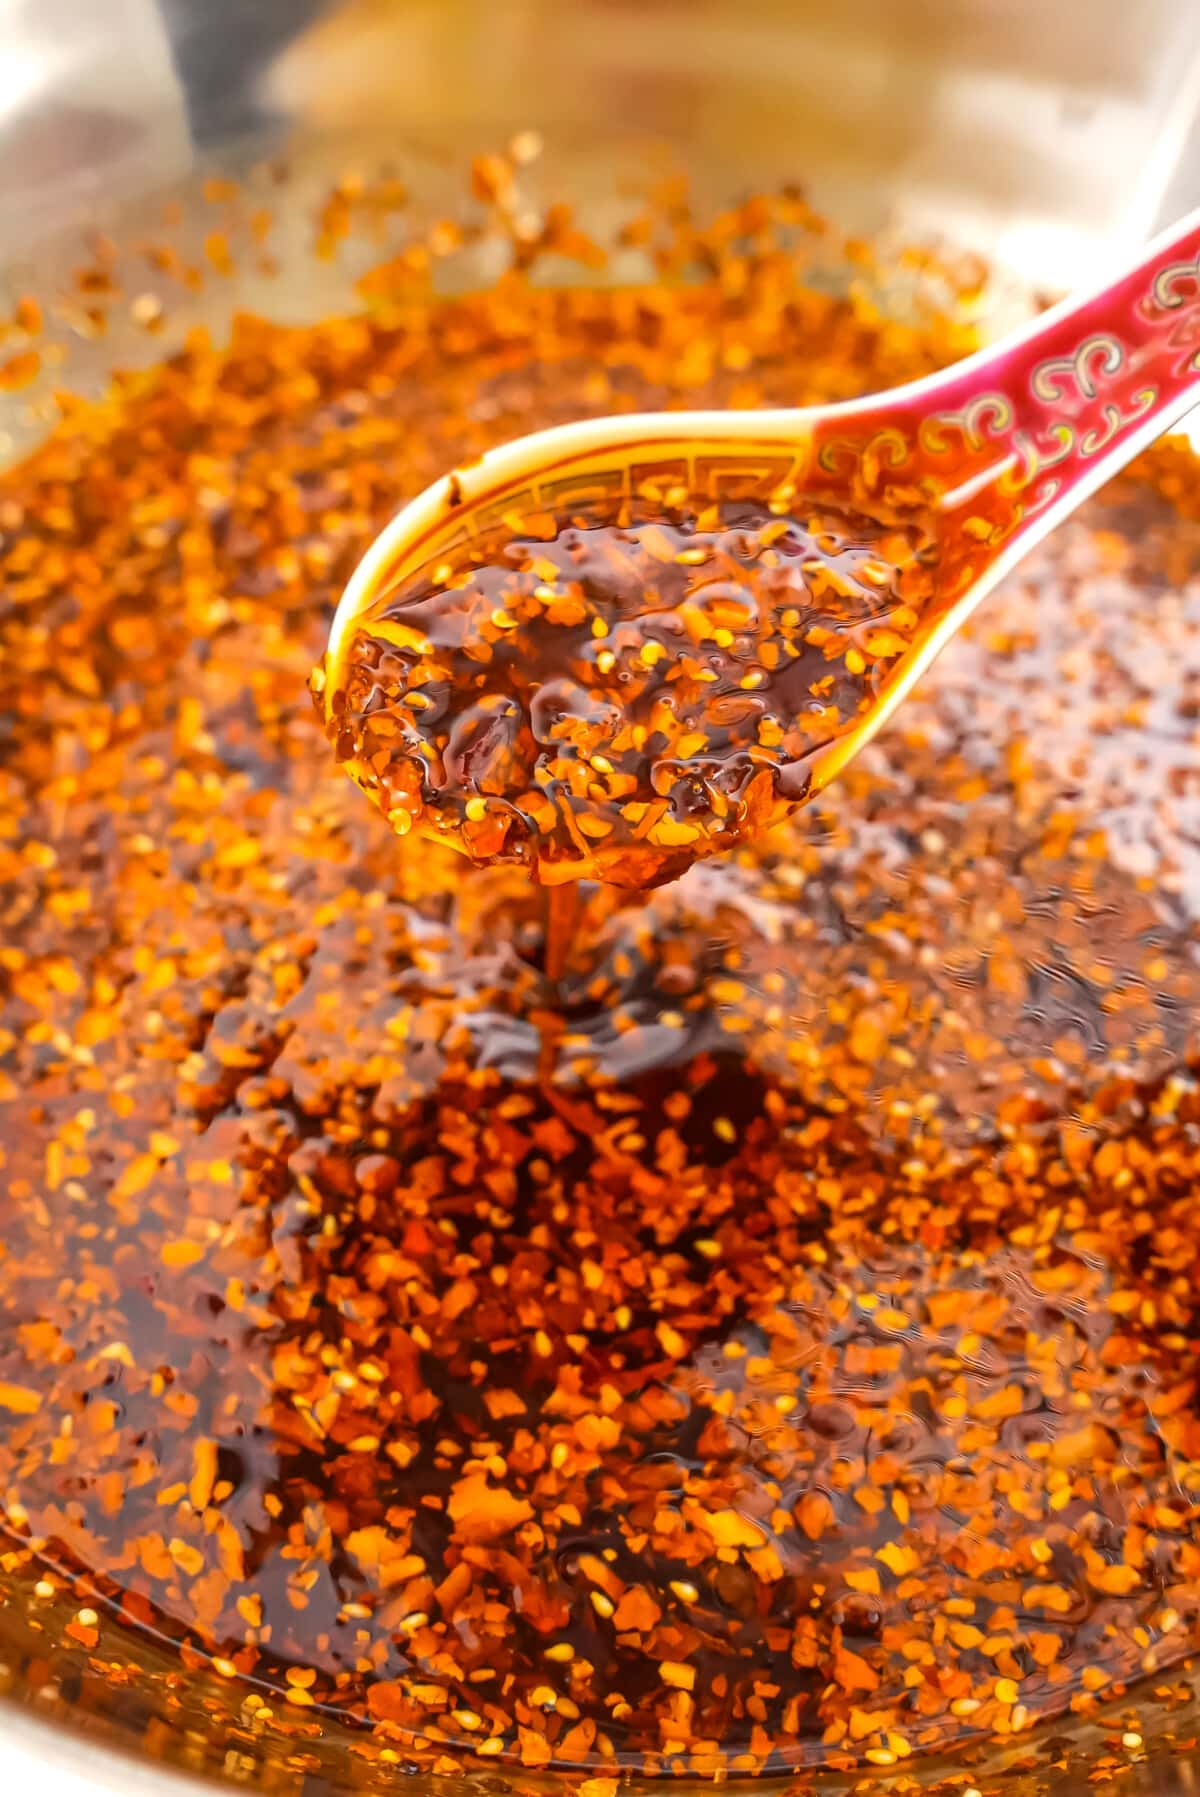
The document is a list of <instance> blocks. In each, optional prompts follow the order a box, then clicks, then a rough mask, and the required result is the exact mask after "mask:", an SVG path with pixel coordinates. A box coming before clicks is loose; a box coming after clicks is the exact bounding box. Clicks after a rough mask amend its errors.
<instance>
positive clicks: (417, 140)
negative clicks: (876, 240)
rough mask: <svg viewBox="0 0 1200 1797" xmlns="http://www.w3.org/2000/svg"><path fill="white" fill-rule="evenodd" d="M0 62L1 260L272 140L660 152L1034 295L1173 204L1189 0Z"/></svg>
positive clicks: (125, 31) (242, 11) (186, 17)
mask: <svg viewBox="0 0 1200 1797" xmlns="http://www.w3.org/2000/svg"><path fill="white" fill-rule="evenodd" d="M0 47H2V52H3V55H2V62H0V68H2V77H0V256H3V257H4V258H5V259H11V258H12V257H13V256H14V255H20V254H22V253H25V252H28V251H29V250H30V249H31V248H33V247H35V246H36V244H37V243H38V241H39V240H40V239H42V238H43V237H45V236H46V235H47V234H51V233H53V232H54V231H55V230H56V229H58V228H59V227H60V226H61V225H63V224H65V223H67V222H69V221H71V220H73V219H75V218H77V217H78V216H79V214H80V211H81V208H82V207H85V206H86V204H87V203H88V202H89V200H90V199H92V198H94V199H96V200H97V201H101V200H102V201H103V202H104V203H105V204H109V203H111V202H112V201H113V200H114V199H116V198H119V197H121V196H122V195H125V194H129V193H135V192H139V191H143V190H145V189H146V188H147V187H148V186H149V185H151V184H153V185H158V186H161V185H166V184H169V183H170V182H172V181H173V180H176V179H178V178H180V177H183V176H185V175H186V174H187V172H188V170H189V169H190V168H191V167H192V166H193V164H194V161H195V159H196V158H197V156H204V155H206V154H209V153H211V152H212V151H214V150H220V151H221V152H223V153H228V152H229V151H230V149H231V147H235V146H237V147H242V148H244V149H245V151H246V153H247V154H254V153H256V152H260V151H261V150H262V149H263V148H264V146H273V145H278V144H279V143H281V142H283V141H286V140H287V139H289V138H295V137H296V136H297V135H298V136H299V137H301V138H307V139H309V140H312V139H314V138H316V137H318V136H319V138H320V140H321V141H322V142H328V143H330V144H331V145H332V144H333V143H335V142H336V143H339V144H341V145H345V146H368V147H371V148H374V149H376V150H379V149H383V150H386V151H387V152H388V153H390V154H394V155H396V156H402V155H403V154H404V153H406V152H415V153H420V154H430V155H434V156H446V155H455V156H456V157H457V158H458V160H459V163H460V165H461V162H462V161H463V160H464V159H465V158H466V157H467V156H468V155H470V154H472V153H474V152H475V151H477V150H479V149H481V148H486V147H495V146H496V145H497V144H498V143H501V142H503V141H504V138H505V136H506V135H507V134H509V133H511V132H512V131H513V130H516V129H519V128H524V127H535V128H537V129H539V130H540V131H542V132H543V133H544V135H545V136H546V139H547V143H548V146H549V147H550V149H551V150H552V151H554V150H561V151H562V152H563V153H564V154H566V155H570V156H572V157H579V156H587V157H589V158H594V157H597V156H600V155H602V154H603V153H604V151H605V149H606V146H609V145H620V146H621V149H622V156H623V158H624V159H625V160H626V161H627V159H628V155H629V150H630V146H631V145H633V144H635V143H637V142H645V143H646V144H647V145H649V144H650V143H651V142H654V143H657V144H663V143H665V144H668V145H674V146H677V147H679V148H680V149H681V150H682V151H683V152H684V153H685V155H686V157H687V160H688V163H689V166H690V167H691V168H692V169H693V170H694V171H695V172H697V173H698V174H700V176H701V177H702V178H704V179H706V180H709V181H710V182H711V183H712V185H713V186H714V188H715V187H716V186H718V185H719V186H720V188H721V189H722V191H724V192H728V191H730V190H732V189H737V188H745V187H749V186H751V185H753V184H754V183H755V182H756V181H758V180H768V181H778V180H780V179H781V178H784V177H785V176H787V175H791V176H792V177H793V178H795V179H797V180H800V181H802V182H803V184H804V185H805V187H806V189H807V191H808V192H809V194H810V197H811V198H812V199H813V200H814V202H815V203H816V204H817V205H818V206H820V207H821V208H822V209H825V210H828V211H829V212H830V213H831V214H832V215H833V216H834V217H836V218H837V219H838V221H839V222H841V223H849V224H850V225H852V226H853V227H854V228H861V229H864V230H876V229H878V228H879V227H880V226H881V225H883V224H886V223H891V222H896V223H897V224H899V225H900V226H901V227H902V228H904V229H907V230H912V231H916V232H917V233H919V234H921V235H925V236H928V235H930V234H933V235H939V236H945V237H948V238H950V239H952V240H955V241H957V242H959V243H962V244H964V245H971V246H978V247H980V248H983V249H986V250H987V251H989V253H991V254H992V255H993V256H994V257H996V258H997V259H998V260H999V261H1000V262H1001V263H1002V264H1003V265H1006V266H1007V267H1009V268H1010V269H1011V270H1012V271H1013V272H1014V273H1016V274H1017V275H1019V276H1020V277H1021V278H1023V279H1027V280H1032V281H1034V282H1037V283H1042V284H1045V285H1046V286H1047V287H1051V288H1053V287H1061V286H1067V285H1070V284H1072V283H1074V282H1077V281H1079V280H1081V279H1086V278H1087V275H1088V273H1089V271H1090V270H1091V269H1092V268H1093V267H1094V266H1095V265H1096V262H1097V260H1098V258H1102V257H1103V256H1104V255H1105V254H1106V253H1111V250H1112V248H1113V247H1114V245H1116V244H1119V243H1121V242H1125V241H1128V240H1134V239H1137V238H1138V237H1141V236H1144V235H1146V234H1148V233H1149V232H1150V231H1151V230H1152V229H1153V227H1154V225H1155V224H1156V222H1159V221H1161V220H1162V219H1164V218H1165V217H1166V216H1167V215H1169V214H1170V213H1172V212H1175V211H1180V210H1182V209H1184V207H1185V206H1187V205H1189V204H1195V203H1197V201H1200V5H1197V4H1196V0H903V3H898V0H737V3H736V4H733V3H731V0H88V4H86V5H82V6H81V5H80V4H79V0H0ZM647 153H649V152H647Z"/></svg>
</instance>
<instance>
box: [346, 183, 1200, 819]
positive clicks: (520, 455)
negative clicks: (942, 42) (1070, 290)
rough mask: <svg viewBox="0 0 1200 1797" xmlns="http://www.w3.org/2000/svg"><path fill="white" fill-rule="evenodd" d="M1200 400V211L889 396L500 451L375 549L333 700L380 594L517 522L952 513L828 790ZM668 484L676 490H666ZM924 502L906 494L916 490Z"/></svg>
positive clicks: (352, 600) (650, 418) (636, 424)
mask: <svg viewBox="0 0 1200 1797" xmlns="http://www.w3.org/2000/svg"><path fill="white" fill-rule="evenodd" d="M1198 401H1200V212H1197V213H1193V214H1192V215H1191V216H1190V217H1188V218H1186V219H1183V220H1182V221H1181V222H1180V223H1178V224H1176V225H1175V226H1173V227H1172V228H1171V229H1170V230H1168V231H1166V232H1164V233H1163V234H1162V235H1161V236H1160V237H1158V238H1157V239H1156V240H1155V241H1154V242H1153V243H1152V244H1151V245H1150V246H1149V247H1148V248H1145V249H1143V250H1142V251H1141V252H1140V253H1139V254H1138V255H1137V256H1136V257H1135V258H1133V259H1132V260H1131V261H1130V262H1128V263H1127V264H1126V266H1125V267H1123V268H1122V269H1120V270H1119V271H1117V272H1116V273H1115V274H1114V276H1113V277H1112V279H1111V280H1110V281H1109V282H1108V283H1107V284H1106V285H1105V286H1104V287H1102V288H1101V289H1100V290H1099V291H1097V292H1094V293H1091V294H1088V295H1087V296H1086V297H1084V298H1072V299H1068V300H1066V301H1065V302H1064V303H1063V304H1061V305H1059V306H1056V307H1055V308H1054V309H1053V310H1051V311H1048V312H1046V313H1043V314H1042V315H1041V316H1040V317H1037V318H1035V319H1034V320H1033V321H1032V322H1031V323H1029V324H1028V325H1026V326H1025V327H1024V328H1022V329H1021V330H1019V331H1017V332H1015V333H1014V334H1013V335H1011V336H1009V337H1007V338H1005V339H1004V340H1003V341H1001V342H999V343H997V344H996V345H995V346H994V347H992V348H989V349H986V350H983V351H981V352H979V353H978V354H976V355H973V356H970V357H968V358H967V359H966V360H964V361H962V362H959V363H957V364H955V365H954V366H952V367H950V368H948V369H946V370H944V371H942V372H940V373H938V374H934V375H930V376H927V377H926V378H924V379H922V380H919V381H914V382H912V383H911V384H909V385H907V386H903V387H897V388H894V389H892V390H891V391H890V392H885V393H879V394H874V395H871V396H869V397H867V398H863V399H858V400H853V401H850V402H849V403H845V404H840V405H832V406H816V407H806V408H804V409H798V410H779V411H753V412H719V411H693V412H651V413H640V414H631V415H628V416H624V417H614V418H596V419H588V420H586V421H583V422H580V423H577V424H569V425H563V426H559V427H556V428H554V429H552V430H545V431H538V432H536V433H535V434H533V435H530V436H526V437H521V438H518V439H515V440H513V441H511V442H508V443H505V444H502V445H501V446H500V447H498V448H496V449H493V450H490V451H488V452H487V453H486V454H485V455H484V456H482V457H481V458H480V459H479V460H478V461H476V462H474V463H473V464H471V465H470V466H467V467H463V468H460V469H458V470H457V471H456V472H454V473H452V474H450V475H448V476H446V477H445V478H444V479H441V480H439V481H437V482H436V483H435V484H434V485H433V486H431V487H429V488H428V489H427V490H426V491H425V492H424V493H422V494H421V495H420V496H419V497H418V498H416V499H414V500H413V501H412V502H411V503H410V504H409V505H406V506H405V507H404V508H403V510H402V511H401V512H399V513H398V515H397V516H396V517H395V518H394V519H393V520H392V522H391V523H390V524H389V525H387V526H386V528H385V529H384V530H383V531H382V532H381V534H380V535H379V537H378V538H377V539H376V541H375V542H374V543H373V544H372V546H371V548H370V550H369V551H368V552H367V554H366V556H365V557H364V559H363V561H362V563H361V564H360V566H359V567H358V569H357V571H356V572H355V574H354V576H353V578H352V579H351V581H350V584H349V585H348V586H347V588H346V591H345V593H344V595H343V597H342V600H341V603H340V605H339V607H338V610H337V612H336V615H335V617H334V620H333V625H332V628H331V632H330V639H329V653H328V656H327V659H326V670H327V679H326V684H325V692H326V694H327V695H329V694H332V693H333V692H334V691H335V690H336V688H337V686H338V684H339V676H340V674H341V672H342V670H343V667H344V663H345V658H346V655H347V651H348V649H349V648H350V645H351V644H352V641H353V638H354V635H355V625H356V622H357V620H358V619H359V618H360V616H361V615H362V614H363V612H364V611H365V610H366V608H367V607H368V606H369V604H370V602H371V600H372V598H374V597H376V596H377V595H378V594H379V593H380V592H381V591H383V590H385V589H392V588H395V587H397V586H400V585H403V583H404V581H405V579H406V578H407V577H408V576H409V575H410V574H414V573H416V572H417V570H418V569H420V568H422V567H427V566H428V565H429V564H430V563H431V562H434V561H437V562H441V561H452V560H453V557H454V554H455V551H456V549H459V548H461V547H463V546H464V545H466V544H469V543H470V542H471V540H472V539H474V538H476V537H478V536H479V535H480V534H481V533H483V532H485V531H487V532H489V533H494V532H495V531H496V529H497V528H498V527H499V528H500V529H502V530H503V529H504V528H505V524H504V521H505V519H506V517H508V516H513V517H515V516H516V515H517V514H519V513H522V512H528V511H530V510H540V511H542V512H550V513H551V514H556V515H557V514H561V515H567V514H569V512H570V510H571V508H572V506H573V505H578V504H581V503H584V502H586V503H587V504H588V505H589V506H594V505H595V504H596V503H597V502H598V501H599V502H601V503H603V502H605V501H606V500H611V501H612V502H613V504H614V506H616V505H619V503H620V500H621V498H622V496H628V495H630V494H632V493H635V492H636V493H638V494H639V495H640V496H641V497H642V499H643V501H644V499H645V496H646V495H647V494H651V495H653V494H655V493H661V494H662V495H663V497H664V505H666V504H677V503H678V502H679V499H680V495H681V494H684V495H685V496H695V497H696V501H697V504H700V503H704V504H710V503H711V502H712V501H713V500H714V499H719V498H722V497H730V498H744V497H748V496H753V497H757V498H760V499H765V500H767V501H768V502H769V503H771V504H772V505H774V506H776V507H777V508H778V509H779V510H780V511H781V512H782V511H785V510H787V509H788V507H789V505H790V503H791V502H792V501H793V500H795V501H797V502H798V503H799V502H802V501H803V499H804V498H805V497H806V496H807V497H817V496H821V497H823V498H827V499H834V500H837V499H839V498H840V499H842V500H844V501H846V502H847V503H851V504H853V505H854V506H855V507H856V508H858V509H859V510H861V511H864V512H867V513H868V514H869V513H870V512H871V509H872V506H873V505H876V506H884V507H887V508H888V509H889V510H890V511H892V512H893V513H894V512H895V511H896V509H897V508H899V509H903V507H904V505H905V504H906V503H908V502H911V503H913V504H918V503H919V504H920V505H921V507H922V509H923V511H924V512H925V515H926V517H927V518H928V517H929V516H932V517H933V518H934V520H935V535H936V541H937V576H936V579H937V595H936V598H937V603H936V604H935V605H933V606H932V607H927V608H926V610H927V617H926V619H925V621H924V626H923V628H921V629H919V630H918V631H917V632H916V633H915V634H914V636H913V640H912V642H911V644H910V646H909V648H908V650H907V651H906V652H905V654H904V655H903V656H901V658H900V660H899V661H898V663H897V664H896V665H895V666H894V668H893V669H892V671H891V673H890V676H889V679H888V683H887V687H886V690H885V691H884V692H883V693H882V694H881V695H880V699H879V702H878V703H877V705H875V706H874V707H873V709H872V710H871V713H870V715H869V717H868V718H867V719H866V720H865V722H864V727H863V728H862V729H859V730H855V731H854V732H852V733H850V734H848V735H846V736H845V737H843V738H842V739H840V740H839V741H838V742H837V743H836V744H833V745H831V747H830V751H829V753H828V754H827V755H825V756H824V758H823V759H822V763H821V767H820V773H819V779H818V780H817V781H816V782H815V783H814V789H815V785H822V786H823V785H825V784H826V783H827V782H828V781H829V780H830V779H832V778H833V776H834V774H835V773H837V772H838V770H839V769H840V768H841V767H842V766H844V765H845V763H846V761H848V760H849V759H850V757H851V756H852V755H853V754H855V753H856V752H857V750H858V749H859V748H860V747H861V746H862V744H863V743H864V742H866V741H867V740H868V739H869V737H870V736H872V735H874V733H875V732H876V731H877V730H878V729H879V727H880V726H881V725H882V724H883V723H884V722H885V720H886V719H887V717H888V716H889V715H890V714H891V712H892V711H894V709H895V707H896V706H897V705H898V704H899V703H900V701H901V699H902V698H903V697H904V695H905V694H906V693H907V692H908V691H909V690H910V688H911V687H912V685H913V683H914V682H915V681H916V680H917V679H918V677H919V676H920V674H921V673H922V672H923V670H924V669H925V668H926V667H928V665H929V663H930V662H931V661H932V659H933V657H934V656H935V655H936V654H937V653H938V651H939V649H941V648H942V646H943V645H944V644H945V643H946V642H947V641H948V640H949V639H950V637H951V636H952V635H953V634H954V632H955V631H956V630H957V629H958V628H959V626H960V625H961V624H962V623H963V621H964V619H966V618H967V617H968V616H969V615H970V613H971V612H972V611H973V610H974V608H975V607H976V606H977V605H978V604H979V602H980V600H981V599H982V598H983V597H984V596H985V595H986V594H987V593H989V592H990V591H991V590H992V588H993V587H994V586H995V585H996V583H997V582H998V581H999V580H1001V579H1002V578H1003V576H1004V575H1005V574H1007V573H1008V572H1009V570H1010V569H1011V568H1013V567H1014V565H1015V564H1016V563H1017V562H1019V561H1020V560H1021V558H1022V557H1023V556H1025V555H1027V554H1028V553H1029V551H1030V550H1031V549H1032V548H1033V547H1034V546H1035V544H1037V543H1039V542H1040V541H1041V540H1042V539H1043V538H1044V537H1045V536H1046V535H1047V534H1048V533H1049V532H1050V531H1052V530H1053V529H1054V528H1055V527H1056V526H1057V525H1058V524H1060V523H1061V522H1062V520H1063V519H1064V518H1066V517H1068V516H1069V514H1070V513H1071V512H1073V511H1074V510H1075V508H1076V507H1077V506H1079V505H1081V504H1082V503H1083V501H1084V500H1085V499H1086V498H1088V496H1089V495H1090V494H1092V493H1094V492H1095V490H1096V489H1097V488H1098V487H1100V486H1101V485H1102V484H1103V483H1104V482H1105V481H1107V480H1109V479H1110V478H1111V477H1112V476H1113V475H1114V474H1115V473H1116V472H1117V471H1118V470H1119V469H1120V468H1122V467H1123V466H1124V465H1125V464H1126V463H1127V462H1129V461H1130V460H1131V459H1132V458H1133V457H1134V456H1136V455H1137V454H1138V452H1139V451H1140V450H1142V449H1144V448H1145V447H1146V445H1147V444H1149V443H1151V442H1152V441H1153V440H1154V439H1155V438H1156V437H1158V436H1160V435H1161V434H1162V433H1163V432H1164V431H1165V430H1167V429H1168V427H1169V426H1170V425H1172V424H1173V423H1175V422H1176V421H1177V420H1178V419H1179V418H1181V417H1182V416H1183V414H1184V413H1185V412H1186V411H1188V409H1189V408H1190V407H1191V406H1192V405H1194V404H1196V403H1197V402H1198ZM667 495H670V496H671V497H670V499H669V500H668V498H667ZM906 496H907V497H906Z"/></svg>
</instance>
